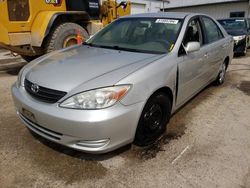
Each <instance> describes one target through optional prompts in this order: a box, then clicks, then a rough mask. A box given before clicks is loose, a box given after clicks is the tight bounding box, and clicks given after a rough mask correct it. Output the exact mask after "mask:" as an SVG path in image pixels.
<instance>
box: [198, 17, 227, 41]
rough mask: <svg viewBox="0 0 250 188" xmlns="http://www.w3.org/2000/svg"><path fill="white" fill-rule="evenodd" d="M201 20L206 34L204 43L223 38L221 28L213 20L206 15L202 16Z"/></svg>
mask: <svg viewBox="0 0 250 188" xmlns="http://www.w3.org/2000/svg"><path fill="white" fill-rule="evenodd" d="M202 20H203V23H204V31H205V34H206V43H212V42H214V41H217V40H220V39H221V38H223V35H222V32H221V30H220V29H219V27H218V26H217V25H216V23H215V22H214V21H213V20H211V19H210V18H208V17H203V18H202Z"/></svg>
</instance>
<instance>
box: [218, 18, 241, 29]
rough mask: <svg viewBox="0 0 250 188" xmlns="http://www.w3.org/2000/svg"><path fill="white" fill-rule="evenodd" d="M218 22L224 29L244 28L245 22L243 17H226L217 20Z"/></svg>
mask: <svg viewBox="0 0 250 188" xmlns="http://www.w3.org/2000/svg"><path fill="white" fill-rule="evenodd" d="M219 22H220V24H221V25H222V26H223V27H224V28H225V29H226V30H235V29H245V28H246V22H245V20H244V19H227V20H219Z"/></svg>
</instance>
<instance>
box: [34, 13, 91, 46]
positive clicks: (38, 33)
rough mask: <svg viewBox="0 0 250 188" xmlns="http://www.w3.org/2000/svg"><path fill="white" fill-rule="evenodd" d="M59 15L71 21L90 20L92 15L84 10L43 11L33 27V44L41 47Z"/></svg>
mask: <svg viewBox="0 0 250 188" xmlns="http://www.w3.org/2000/svg"><path fill="white" fill-rule="evenodd" d="M59 17H63V18H66V19H67V20H69V21H72V22H76V21H83V22H86V23H87V22H89V21H90V17H89V14H88V13H87V12H84V11H67V12H65V11H43V12H40V13H39V14H38V15H37V16H36V18H35V20H34V22H33V24H32V27H31V46H36V47H41V46H42V43H43V41H44V39H45V37H46V36H48V34H49V33H50V32H51V30H52V28H53V26H54V25H55V22H56V20H57V19H58V18H59Z"/></svg>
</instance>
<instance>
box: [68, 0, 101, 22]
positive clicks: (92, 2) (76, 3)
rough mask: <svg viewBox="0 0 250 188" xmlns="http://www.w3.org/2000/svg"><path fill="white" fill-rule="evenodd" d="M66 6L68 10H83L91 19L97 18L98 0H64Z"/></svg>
mask: <svg viewBox="0 0 250 188" xmlns="http://www.w3.org/2000/svg"><path fill="white" fill-rule="evenodd" d="M66 8H67V10H68V11H85V12H88V14H89V16H90V18H91V19H99V14H100V2H99V0H66Z"/></svg>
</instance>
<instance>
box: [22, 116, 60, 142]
mask: <svg viewBox="0 0 250 188" xmlns="http://www.w3.org/2000/svg"><path fill="white" fill-rule="evenodd" d="M19 116H20V118H21V119H22V120H23V121H24V122H25V123H26V125H27V127H28V128H30V129H31V130H33V131H35V132H37V133H38V134H43V135H46V136H47V137H49V138H50V139H54V140H61V138H62V136H63V134H61V133H58V132H55V131H52V130H49V129H47V128H44V127H42V126H40V125H38V124H36V123H34V122H32V121H31V120H29V119H28V118H26V117H25V116H24V115H22V114H19Z"/></svg>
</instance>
